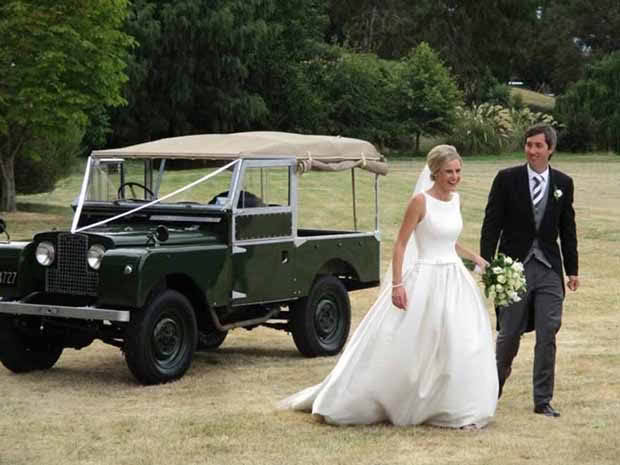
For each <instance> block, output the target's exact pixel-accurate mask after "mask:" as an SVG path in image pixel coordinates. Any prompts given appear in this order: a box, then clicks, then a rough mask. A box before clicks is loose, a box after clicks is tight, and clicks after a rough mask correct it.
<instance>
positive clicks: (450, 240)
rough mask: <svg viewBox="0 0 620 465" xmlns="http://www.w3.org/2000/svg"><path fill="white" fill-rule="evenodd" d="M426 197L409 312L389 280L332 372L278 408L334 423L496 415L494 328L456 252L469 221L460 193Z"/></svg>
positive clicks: (459, 420) (408, 285)
mask: <svg viewBox="0 0 620 465" xmlns="http://www.w3.org/2000/svg"><path fill="white" fill-rule="evenodd" d="M424 196H425V202H426V213H425V216H424V218H423V219H422V221H421V222H420V223H419V224H418V225H417V227H416V229H415V231H414V232H413V238H414V239H415V245H417V257H416V254H415V253H414V254H406V256H405V257H406V258H405V259H407V257H408V256H411V255H413V256H414V262H413V263H404V264H403V284H404V287H405V289H406V291H407V298H408V307H407V310H406V311H402V310H399V309H398V308H396V307H395V306H393V304H392V301H391V286H390V285H387V286H386V285H384V286H383V288H382V291H381V293H380V295H379V297H378V298H377V300H376V302H375V303H374V305H373V306H372V308H371V309H370V311H369V312H368V314H367V315H366V316H365V317H364V319H363V320H362V321H361V323H360V324H359V326H358V328H357V329H356V331H355V332H354V334H353V335H352V336H351V339H350V340H349V342H348V344H347V346H346V347H345V350H344V352H343V353H342V355H341V356H340V359H339V360H338V362H337V364H336V366H335V367H334V368H333V370H332V371H331V373H329V375H328V376H327V378H325V380H323V382H322V383H320V384H318V385H315V386H312V387H309V388H307V389H304V390H303V391H300V392H298V393H296V394H293V395H292V396H290V397H288V398H286V399H284V400H283V401H281V402H280V403H279V404H278V407H279V408H282V409H295V410H304V411H312V413H314V414H319V415H322V416H323V417H324V419H325V421H326V422H328V423H332V424H370V423H377V422H383V421H387V422H390V423H392V424H395V425H417V424H422V423H424V424H430V425H436V426H443V427H454V428H458V427H462V426H467V425H475V426H477V427H483V426H485V425H486V424H487V423H488V422H489V419H490V418H491V417H493V415H494V413H495V408H496V405H497V394H498V381H497V369H496V366H495V353H494V350H493V340H492V333H491V325H490V322H489V317H488V314H487V310H486V306H485V302H484V300H483V298H482V295H481V293H480V290H479V289H478V287H477V285H476V283H475V281H474V280H473V278H472V277H471V275H470V273H469V271H468V270H467V269H466V268H465V266H464V265H463V262H462V261H461V260H460V258H459V257H458V256H457V254H456V251H455V242H456V240H457V238H458V236H459V234H460V232H461V229H462V226H463V223H462V218H461V214H460V201H459V196H458V194H457V193H454V194H453V195H452V199H451V200H450V201H448V202H444V201H440V200H437V199H435V198H434V197H431V196H430V195H429V194H426V193H425V194H424ZM412 241H413V239H412ZM410 242H411V241H410ZM389 282H390V283H391V281H389Z"/></svg>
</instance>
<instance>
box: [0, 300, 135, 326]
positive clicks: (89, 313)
mask: <svg viewBox="0 0 620 465" xmlns="http://www.w3.org/2000/svg"><path fill="white" fill-rule="evenodd" d="M0 313H6V314H9V315H34V316H48V317H58V318H78V319H81V320H107V321H123V322H127V321H129V317H130V314H131V312H129V311H127V310H112V309H105V308H96V307H65V306H62V305H45V304H27V303H23V302H0Z"/></svg>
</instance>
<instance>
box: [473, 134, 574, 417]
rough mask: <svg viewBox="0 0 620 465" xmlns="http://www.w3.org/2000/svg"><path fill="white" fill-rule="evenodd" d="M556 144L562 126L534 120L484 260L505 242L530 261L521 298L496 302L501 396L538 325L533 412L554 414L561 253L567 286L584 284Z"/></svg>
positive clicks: (500, 193)
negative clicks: (554, 161)
mask: <svg viewBox="0 0 620 465" xmlns="http://www.w3.org/2000/svg"><path fill="white" fill-rule="evenodd" d="M556 142H557V135H556V132H555V130H554V129H553V128H552V127H551V126H548V125H536V126H533V127H531V128H529V129H528V130H527V131H526V132H525V155H526V158H527V163H526V164H524V165H521V166H515V167H512V168H507V169H503V170H501V171H499V173H497V176H496V177H495V180H494V181H493V186H492V187H491V192H490V193H489V199H488V203H487V207H486V210H485V216H484V221H483V223H482V234H481V239H480V249H481V252H480V254H481V255H482V257H483V258H484V259H486V260H487V261H489V262H490V261H491V259H492V258H493V257H494V256H495V252H496V249H497V245H498V242H499V249H498V251H499V252H501V253H504V254H505V255H507V256H509V257H512V258H516V259H518V260H520V261H521V262H522V263H523V264H524V267H525V278H526V281H527V293H526V295H524V296H523V298H522V300H521V301H520V302H515V303H513V304H511V305H508V306H507V307H502V308H496V312H497V329H498V334H497V342H496V361H497V374H498V377H499V386H500V387H499V395H500V396H501V394H502V388H503V386H504V383H505V382H506V378H508V376H509V375H510V371H511V366H512V361H513V359H514V358H515V356H516V355H517V352H518V350H519V342H520V338H521V335H522V334H523V333H525V332H527V331H532V330H535V331H536V347H535V351H534V412H535V413H539V414H543V415H546V416H548V417H559V416H560V413H559V412H558V411H557V410H555V409H554V408H553V407H552V406H551V398H552V397H553V383H554V373H555V352H556V345H555V336H556V333H557V332H558V330H559V329H560V325H561V321H562V301H563V300H564V291H565V289H564V276H563V272H562V259H563V260H564V269H565V270H566V274H567V275H568V283H567V286H568V288H569V289H570V290H572V291H576V290H577V288H578V287H579V278H578V276H577V269H578V258H577V232H576V226H575V211H574V210H573V180H572V179H571V178H570V177H569V176H567V175H566V174H564V173H562V172H561V171H558V170H555V169H553V168H551V167H550V166H549V160H550V159H551V156H552V155H553V151H554V150H555V147H556ZM558 237H559V240H560V245H561V251H560V247H558Z"/></svg>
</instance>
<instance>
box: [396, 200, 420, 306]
mask: <svg viewBox="0 0 620 465" xmlns="http://www.w3.org/2000/svg"><path fill="white" fill-rule="evenodd" d="M424 213H425V202H424V195H422V194H418V195H416V196H414V197H412V198H411V200H409V204H408V205H407V210H406V211H405V217H404V218H403V221H402V223H401V225H400V229H399V231H398V236H396V241H395V242H394V251H393V252H392V302H393V303H394V305H395V306H397V307H398V308H402V309H405V308H407V293H406V292H405V289H403V286H402V284H403V283H402V269H403V257H404V255H405V249H406V248H407V243H408V242H409V239H410V237H411V234H412V233H413V231H414V229H415V228H416V226H417V224H418V223H419V222H420V221H421V220H422V218H424Z"/></svg>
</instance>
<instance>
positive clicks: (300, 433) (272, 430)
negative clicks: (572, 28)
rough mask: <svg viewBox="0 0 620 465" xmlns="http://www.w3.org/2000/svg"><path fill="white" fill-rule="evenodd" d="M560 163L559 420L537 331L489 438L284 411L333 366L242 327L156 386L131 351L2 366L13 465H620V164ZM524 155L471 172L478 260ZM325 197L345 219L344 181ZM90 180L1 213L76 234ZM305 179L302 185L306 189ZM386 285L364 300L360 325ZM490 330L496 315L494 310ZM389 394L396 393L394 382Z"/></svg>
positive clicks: (387, 240)
mask: <svg viewBox="0 0 620 465" xmlns="http://www.w3.org/2000/svg"><path fill="white" fill-rule="evenodd" d="M552 161H553V166H554V167H556V168H558V169H561V170H563V171H565V172H566V173H568V174H570V175H571V176H572V177H573V179H574V180H575V185H576V192H575V209H576V214H577V223H578V224H577V225H578V237H579V251H580V276H581V285H582V287H581V288H580V289H579V290H578V291H577V292H576V293H572V292H570V293H569V294H568V295H567V298H566V301H565V306H564V318H563V327H562V330H561V331H560V333H559V336H558V360H557V373H556V390H555V398H554V402H553V405H554V407H556V408H557V409H559V410H560V411H561V413H562V416H561V418H559V419H549V418H545V417H542V416H540V415H534V414H533V413H532V408H533V405H532V395H531V392H532V387H531V378H532V357H533V345H534V337H533V335H532V334H531V333H530V334H527V335H525V336H524V337H523V341H522V344H521V350H520V353H519V355H518V357H517V359H516V360H515V366H514V369H513V374H512V377H511V378H510V379H509V381H508V383H507V384H506V386H505V389H504V395H503V397H502V399H501V401H500V402H499V405H498V410H497V414H496V417H495V419H494V421H493V422H492V423H491V424H490V425H489V426H488V427H487V428H485V429H484V430H481V431H477V432H466V431H458V430H457V431H453V430H447V429H439V428H434V427H428V426H416V427H393V426H390V425H384V424H381V425H373V426H363V427H358V426H356V427H333V426H327V425H324V424H321V423H319V422H318V421H317V420H316V419H315V418H313V417H312V416H311V415H308V414H304V413H299V412H288V411H285V412H281V411H276V410H275V408H274V403H275V402H276V401H278V400H280V399H282V398H283V397H285V396H287V395H289V394H291V393H293V392H295V391H297V390H299V389H301V388H303V387H306V386H309V385H311V384H315V383H317V382H320V381H321V380H322V379H323V377H324V376H325V375H327V373H329V371H330V369H331V368H332V367H333V366H334V363H335V361H336V359H335V358H330V357H327V358H315V359H305V358H303V357H302V356H300V355H299V353H298V352H297V350H296V348H295V346H294V343H293V341H292V338H291V337H290V335H288V334H286V333H284V332H277V331H274V330H270V329H266V328H258V329H255V330H253V331H246V330H243V329H238V330H235V331H232V332H231V333H230V334H229V336H228V339H227V340H226V342H224V344H223V346H222V347H221V348H220V349H219V350H218V351H216V352H208V353H198V354H197V355H196V357H195V359H194V363H193V365H192V368H191V369H190V370H189V372H188V373H187V374H186V376H185V377H184V378H183V379H181V380H179V381H177V382H174V383H170V384H166V385H160V386H150V387H143V386H140V385H138V384H136V382H135V381H134V379H133V378H132V376H131V374H130V373H129V371H128V369H127V367H126V365H125V362H124V359H123V357H122V355H121V353H120V351H119V350H118V349H116V348H114V347H111V346H106V345H104V344H102V343H99V342H96V343H94V344H92V345H91V346H89V347H88V348H85V349H82V350H81V351H75V350H71V349H67V350H66V351H65V352H64V354H63V355H62V357H61V358H60V360H59V362H58V363H57V364H56V365H55V367H54V368H52V369H51V370H49V371H46V372H38V373H30V374H25V375H15V374H13V373H11V372H9V371H8V370H6V369H4V367H1V366H0V398H1V400H2V402H1V403H0V464H1V465H33V464H46V465H47V464H69V465H78V464H80V465H81V464H84V465H85V464H93V465H94V464H96V465H99V464H110V465H125V464H126V465H141V464H144V465H159V464H161V465H164V464H165V465H188V464H231V465H242V464H243V465H246V464H287V465H288V464H328V463H329V464H347V465H348V464H352V463H353V464H355V465H371V464H372V465H377V464H429V465H440V464H441V465H443V464H455V465H456V464H459V465H460V464H467V465H517V464H525V463H529V464H536V465H538V464H557V465H584V464H592V465H612V464H614V465H615V464H617V463H618V458H617V454H618V442H617V441H618V437H619V436H620V422H619V421H618V412H619V411H620V349H619V344H618V342H619V334H620V327H619V326H620V325H619V323H620V313H619V310H620V286H619V285H618V275H619V273H620V220H619V219H618V211H619V210H618V201H619V200H620V187H619V186H620V183H619V182H618V180H619V178H620V157H617V156H611V155H602V154H601V155H593V156H578V155H567V154H556V155H555V157H554V158H553V160H552ZM520 162H521V157H518V158H517V157H507V158H504V159H490V158H473V159H468V160H466V161H465V166H464V172H463V181H462V184H461V187H460V192H461V197H462V199H463V217H464V221H465V227H464V231H463V235H462V243H464V245H466V246H468V247H470V248H472V249H477V248H478V241H479V234H480V224H481V221H482V217H483V210H484V205H485V202H486V197H487V194H488V191H489V188H490V185H491V182H492V179H493V177H494V175H495V173H496V172H497V171H498V170H499V169H500V168H503V167H505V166H509V165H513V164H515V163H520ZM422 165H423V161H422V160H421V159H415V160H403V161H397V162H394V163H392V164H391V171H390V174H389V175H388V176H387V177H386V178H382V179H381V201H380V206H381V225H382V237H383V244H382V254H383V255H382V256H383V262H384V263H383V266H385V265H386V264H387V261H388V260H389V254H390V250H391V246H392V242H393V237H394V235H395V233H396V229H397V227H398V225H399V223H400V220H401V216H402V214H403V211H404V207H405V204H406V201H407V198H408V197H409V195H410V193H411V189H412V184H413V183H414V182H415V179H416V178H417V175H418V173H419V171H420V169H421V168H422ZM329 176H330V175H329V174H326V175H325V179H326V181H325V183H324V185H323V188H324V189H325V190H327V191H328V194H329V197H321V198H322V199H325V198H329V199H331V201H332V202H333V205H332V206H333V207H334V208H335V207H337V205H336V204H337V203H338V202H342V201H343V200H341V199H345V198H347V199H348V197H347V196H348V195H350V194H349V191H348V190H347V191H346V192H343V191H342V190H343V189H345V188H346V189H348V185H347V186H346V187H345V186H343V185H342V184H341V183H335V182H329ZM80 178H81V176H80V175H75V176H72V177H70V178H68V179H66V180H64V181H63V182H62V183H60V184H59V186H58V188H57V190H56V191H55V192H53V193H51V194H45V195H37V196H22V197H19V198H18V202H19V204H20V207H22V209H23V211H22V212H20V213H12V214H8V215H6V214H5V215H3V218H4V219H5V220H6V221H7V223H8V225H9V232H10V233H11V237H12V238H20V237H21V238H29V237H31V236H32V234H33V232H35V231H39V230H42V229H48V228H51V227H66V226H67V225H69V224H70V221H71V212H70V209H69V208H67V205H68V202H70V201H71V200H72V199H73V198H74V196H75V195H76V194H77V193H78V191H79V185H80ZM302 182H303V178H302ZM376 292H377V290H376V289H370V290H364V291H357V292H353V293H352V294H351V299H352V305H353V325H352V327H353V328H355V327H356V326H357V323H358V322H359V320H360V319H361V318H362V316H363V315H364V313H365V312H366V310H367V309H368V308H369V307H370V305H371V303H372V301H373V300H374V298H375V296H376ZM489 317H490V318H491V321H492V324H493V325H494V323H495V316H494V314H493V313H492V312H491V308H490V306H489ZM386 382H388V381H387V380H386Z"/></svg>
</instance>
